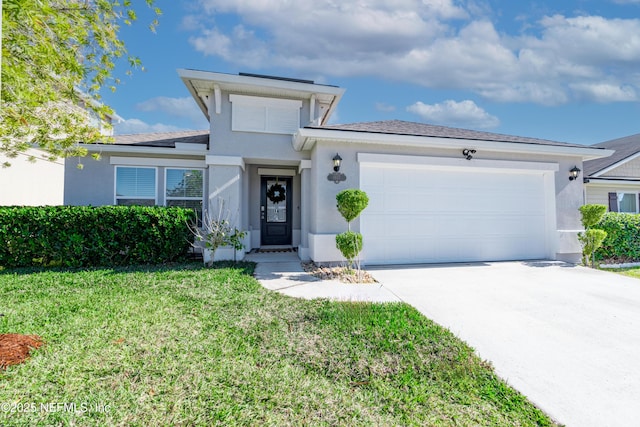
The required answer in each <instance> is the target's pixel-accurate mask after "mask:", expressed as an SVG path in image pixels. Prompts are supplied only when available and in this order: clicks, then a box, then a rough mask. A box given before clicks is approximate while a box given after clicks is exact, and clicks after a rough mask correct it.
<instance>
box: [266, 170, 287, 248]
mask: <svg viewBox="0 0 640 427" xmlns="http://www.w3.org/2000/svg"><path fill="white" fill-rule="evenodd" d="M261 184H262V188H261V190H260V220H261V223H262V224H261V233H260V235H261V240H262V241H261V244H262V245H290V244H291V195H292V194H293V193H292V189H291V178H276V177H262V183H261Z"/></svg>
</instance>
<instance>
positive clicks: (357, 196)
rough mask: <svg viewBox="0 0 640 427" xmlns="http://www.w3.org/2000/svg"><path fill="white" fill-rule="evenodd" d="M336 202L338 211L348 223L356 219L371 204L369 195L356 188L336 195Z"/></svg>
mask: <svg viewBox="0 0 640 427" xmlns="http://www.w3.org/2000/svg"><path fill="white" fill-rule="evenodd" d="M336 200H337V202H338V211H339V212H340V213H341V214H342V217H343V218H344V219H345V220H346V221H347V222H348V223H350V222H351V221H353V220H354V219H356V218H357V217H358V215H360V212H362V211H363V210H364V208H366V207H367V205H368V204H369V197H368V196H367V193H365V192H364V191H362V190H357V189H354V188H351V189H347V190H342V191H341V192H339V193H338V194H337V195H336Z"/></svg>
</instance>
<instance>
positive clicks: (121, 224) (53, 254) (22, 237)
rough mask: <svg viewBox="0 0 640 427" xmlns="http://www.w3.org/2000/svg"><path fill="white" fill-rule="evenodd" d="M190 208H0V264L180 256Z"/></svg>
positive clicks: (107, 262)
mask: <svg viewBox="0 0 640 427" xmlns="http://www.w3.org/2000/svg"><path fill="white" fill-rule="evenodd" d="M194 218H195V214H194V213H193V211H191V210H187V209H183V208H176V207H145V206H99V207H91V206H44V207H0V266H2V267H5V268H12V267H28V266H65V267H92V266H111V265H135V264H149V263H153V264H156V263H163V262H170V261H177V260H181V259H184V258H185V257H186V255H187V252H188V249H189V246H190V242H191V241H192V240H193V239H192V235H191V232H190V231H189V227H188V226H187V223H188V222H190V221H193V220H194Z"/></svg>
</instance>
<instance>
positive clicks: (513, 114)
mask: <svg viewBox="0 0 640 427" xmlns="http://www.w3.org/2000/svg"><path fill="white" fill-rule="evenodd" d="M156 1H157V6H159V7H160V8H161V9H162V10H163V15H162V16H161V17H160V25H159V26H158V28H157V32H156V33H155V34H153V33H151V32H150V31H149V30H148V28H147V27H146V24H147V23H148V22H149V21H150V20H151V19H152V16H151V14H150V13H149V12H148V11H145V10H142V9H139V10H138V12H139V18H140V19H139V21H138V22H137V23H135V24H134V25H133V26H132V27H130V28H123V30H122V32H121V36H122V38H123V39H124V41H125V43H126V44H127V47H128V49H129V52H130V53H131V54H133V55H136V56H138V57H140V59H141V60H142V62H143V64H144V66H145V71H139V70H138V71H134V73H133V75H132V76H127V75H125V71H126V70H127V67H126V64H124V63H123V64H121V66H120V65H119V66H118V68H117V69H116V75H117V76H118V77H120V78H121V79H122V84H121V85H119V87H118V89H117V91H116V92H115V93H104V94H103V99H104V101H105V103H107V104H108V105H110V106H111V107H113V108H114V109H115V111H116V113H118V115H120V116H121V117H123V118H124V119H126V120H125V121H124V122H123V123H121V124H120V125H118V126H117V127H116V132H117V133H139V132H158V131H160V132H164V131H171V130H183V129H205V128H206V127H207V122H206V120H205V118H204V116H203V115H202V113H201V112H200V111H199V110H198V109H197V107H196V105H195V102H194V101H193V100H192V99H191V97H190V95H189V93H188V91H187V89H186V87H185V86H184V84H183V83H182V81H181V80H180V79H179V77H178V74H177V72H176V70H177V69H178V68H192V69H200V70H206V71H215V72H223V73H232V74H237V73H238V72H250V73H259V74H268V75H278V76H286V77H295V78H304V79H311V80H314V81H316V82H319V83H326V84H332V85H337V86H340V87H343V88H345V89H346V93H345V95H344V97H343V99H342V101H341V102H340V104H339V106H338V109H337V111H336V113H335V114H334V117H333V120H332V122H333V123H352V122H361V121H373V120H389V119H400V120H408V121H417V122H424V123H431V124H440V125H445V126H453V127H461V128H467V129H478V130H485V131H490V132H498V133H506V134H512V135H519V136H530V137H538V138H545V139H551V140H555V141H566V142H571V143H579V144H594V143H597V142H602V141H606V140H609V139H614V138H618V137H622V136H627V135H631V134H636V133H640V0H574V1H569V0H538V1H531V2H521V1H513V0H502V1H499V0H469V1H465V0H461V1H458V0H313V1H311V0H190V1H170V0H156ZM140 4H142V2H140ZM139 7H142V6H139Z"/></svg>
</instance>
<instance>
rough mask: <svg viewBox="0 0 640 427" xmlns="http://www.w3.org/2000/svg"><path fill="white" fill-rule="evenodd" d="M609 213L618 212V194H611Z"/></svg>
mask: <svg viewBox="0 0 640 427" xmlns="http://www.w3.org/2000/svg"><path fill="white" fill-rule="evenodd" d="M609 212H618V193H609Z"/></svg>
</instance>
